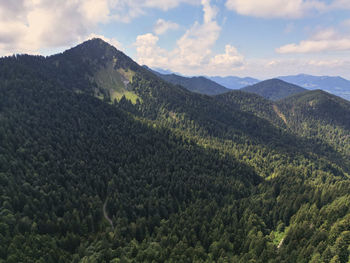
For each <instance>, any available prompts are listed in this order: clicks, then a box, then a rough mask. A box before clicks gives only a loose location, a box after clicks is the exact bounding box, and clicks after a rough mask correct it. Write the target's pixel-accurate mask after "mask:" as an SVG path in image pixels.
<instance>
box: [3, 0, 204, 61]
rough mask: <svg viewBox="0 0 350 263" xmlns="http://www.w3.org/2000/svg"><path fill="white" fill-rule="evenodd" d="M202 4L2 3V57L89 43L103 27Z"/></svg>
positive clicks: (114, 0)
mask: <svg viewBox="0 0 350 263" xmlns="http://www.w3.org/2000/svg"><path fill="white" fill-rule="evenodd" d="M182 3H187V4H199V3H200V1H199V0H64V1H62V0H10V1H5V0H0V55H7V54H11V53H38V52H39V51H40V50H42V49H48V48H59V47H67V46H70V45H72V44H76V43H78V42H80V41H82V40H84V39H86V38H87V37H88V36H89V35H90V34H91V33H92V32H95V31H96V30H97V27H98V25H99V24H101V23H108V22H110V21H112V20H118V21H121V22H129V21H131V19H133V18H135V17H137V16H139V15H142V14H145V13H146V12H147V9H149V8H157V9H161V10H168V9H170V8H175V7H177V6H179V5H180V4H182Z"/></svg>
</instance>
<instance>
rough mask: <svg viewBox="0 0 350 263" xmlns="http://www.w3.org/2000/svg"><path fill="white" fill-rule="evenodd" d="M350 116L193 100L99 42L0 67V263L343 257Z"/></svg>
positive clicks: (328, 99)
mask: <svg viewBox="0 0 350 263" xmlns="http://www.w3.org/2000/svg"><path fill="white" fill-rule="evenodd" d="M349 173H350V103H349V102H348V101H345V100H343V99H340V98H338V97H335V96H333V95H330V94H328V93H325V92H321V91H310V92H303V93H300V94H297V95H294V96H291V97H287V98H285V99H283V100H279V101H275V102H274V101H270V100H267V99H264V98H263V97H260V96H258V95H255V94H250V93H245V92H243V91H232V92H228V93H225V94H220V95H217V96H207V95H201V94H196V93H192V92H190V91H188V90H186V89H184V88H183V87H181V86H176V85H173V84H170V83H167V82H165V81H164V80H162V79H160V78H159V77H158V76H156V75H154V74H153V73H152V72H150V71H148V70H147V69H146V68H143V67H140V66H139V65H137V64H136V63H135V62H133V61H132V60H131V59H130V58H128V57H127V56H126V55H124V54H123V53H121V52H120V51H118V50H116V49H115V48H114V47H112V46H110V45H108V44H107V43H105V42H103V41H102V40H100V39H93V40H90V41H87V42H84V43H83V44H81V45H79V46H77V47H75V48H72V49H70V50H68V51H65V52H64V53H62V54H58V55H54V56H50V57H41V56H28V55H17V56H11V57H6V58H2V59H0V207H1V211H0V262H9V263H17V262H28V263H31V262H33V263H34V262H39V263H41V262H49V263H50V262H60V263H63V262H76V263H78V262H82V263H83V262H106V263H107V262H114V263H116V262H242V263H245V262H271V263H274V262H275V263H279V262H305V263H306V262H313V263H316V262H326V263H336V262H337V263H338V262H340V263H348V262H350V261H349V255H350V177H349Z"/></svg>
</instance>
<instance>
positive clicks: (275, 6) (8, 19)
mask: <svg viewBox="0 0 350 263" xmlns="http://www.w3.org/2000/svg"><path fill="white" fill-rule="evenodd" d="M91 37H101V38H103V39H105V40H106V41H108V42H109V43H111V44H113V45H115V46H116V47H117V48H119V49H121V50H122V51H124V52H125V53H126V54H127V55H129V56H130V57H132V58H133V59H134V60H136V61H137V62H139V63H140V64H146V65H148V66H150V67H154V68H163V69H169V70H171V71H174V72H179V73H181V74H184V75H211V76H214V75H221V76H227V75H236V76H252V77H257V78H260V79H264V78H270V77H275V76H280V75H290V74H298V73H306V74H313V75H340V76H343V77H345V78H348V79H350V56H349V55H350V0H264V1H262V0H65V1H64V0H13V1H1V2H0V55H9V54H13V53H30V54H42V55H50V54H53V53H57V52H61V51H63V50H64V49H67V48H69V47H72V46H74V45H76V44H78V43H80V42H82V41H84V40H86V39H89V38H91Z"/></svg>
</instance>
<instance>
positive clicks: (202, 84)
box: [143, 66, 230, 95]
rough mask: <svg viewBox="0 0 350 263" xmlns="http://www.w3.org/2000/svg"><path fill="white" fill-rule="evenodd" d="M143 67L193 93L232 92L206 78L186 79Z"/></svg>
mask: <svg viewBox="0 0 350 263" xmlns="http://www.w3.org/2000/svg"><path fill="white" fill-rule="evenodd" d="M143 67H144V68H146V69H148V70H151V71H152V72H153V73H154V74H156V75H157V76H158V77H160V78H162V79H163V80H165V81H167V82H169V83H171V84H174V85H180V86H182V87H184V88H186V89H187V90H189V91H192V92H196V93H201V94H206V95H218V94H222V93H225V92H228V91H230V89H228V88H226V87H224V86H222V85H220V84H219V83H217V82H214V81H212V80H210V79H207V78H205V77H184V76H180V75H177V74H175V73H170V74H163V73H161V72H168V71H164V70H161V72H159V71H157V70H152V69H150V68H149V67H147V66H143Z"/></svg>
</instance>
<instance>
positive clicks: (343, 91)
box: [153, 68, 350, 100]
mask: <svg viewBox="0 0 350 263" xmlns="http://www.w3.org/2000/svg"><path fill="white" fill-rule="evenodd" d="M153 71H154V72H156V73H160V74H162V75H170V74H171V75H176V76H178V77H180V74H178V73H176V74H175V73H173V72H171V71H169V70H162V69H159V68H157V69H153ZM181 77H182V78H189V77H184V76H181ZM167 78H168V79H166V78H164V77H163V79H165V80H166V81H168V82H171V83H173V84H174V82H173V81H174V80H173V79H174V78H175V77H174V76H173V77H172V78H173V79H171V78H170V77H169V76H168V77H167ZM205 78H206V79H208V80H211V81H214V82H216V83H218V84H220V85H221V86H223V87H225V88H227V89H231V90H232V89H233V90H235V89H241V88H244V87H247V86H252V85H254V84H257V83H259V82H260V81H261V80H258V79H255V78H251V77H244V78H241V77H236V76H227V77H219V76H214V77H209V76H206V77H205ZM276 79H280V80H283V81H285V82H289V83H291V84H294V85H298V86H300V87H303V88H305V89H308V90H316V89H320V90H324V91H327V92H329V93H331V94H334V95H337V96H339V97H342V98H344V99H347V100H350V81H349V80H347V79H344V78H342V77H339V76H338V77H331V76H312V75H307V74H299V75H290V76H279V77H276ZM202 80H203V79H202ZM203 81H204V80H203ZM183 82H185V81H184V80H183ZM186 83H189V82H187V81H186ZM176 84H179V85H182V86H184V85H183V83H182V84H181V83H176ZM197 84H199V83H197ZM211 85H212V84H211ZM211 85H206V88H205V89H204V92H202V91H201V89H200V88H198V87H197V91H196V92H199V93H204V94H210V95H214V94H220V93H224V92H227V90H223V89H216V91H211V90H210V87H211ZM191 86H192V83H191ZM184 87H185V86H184ZM192 87H193V86H192ZM185 88H188V87H187V86H186V87H185ZM189 90H191V89H189ZM191 91H193V90H191Z"/></svg>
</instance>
